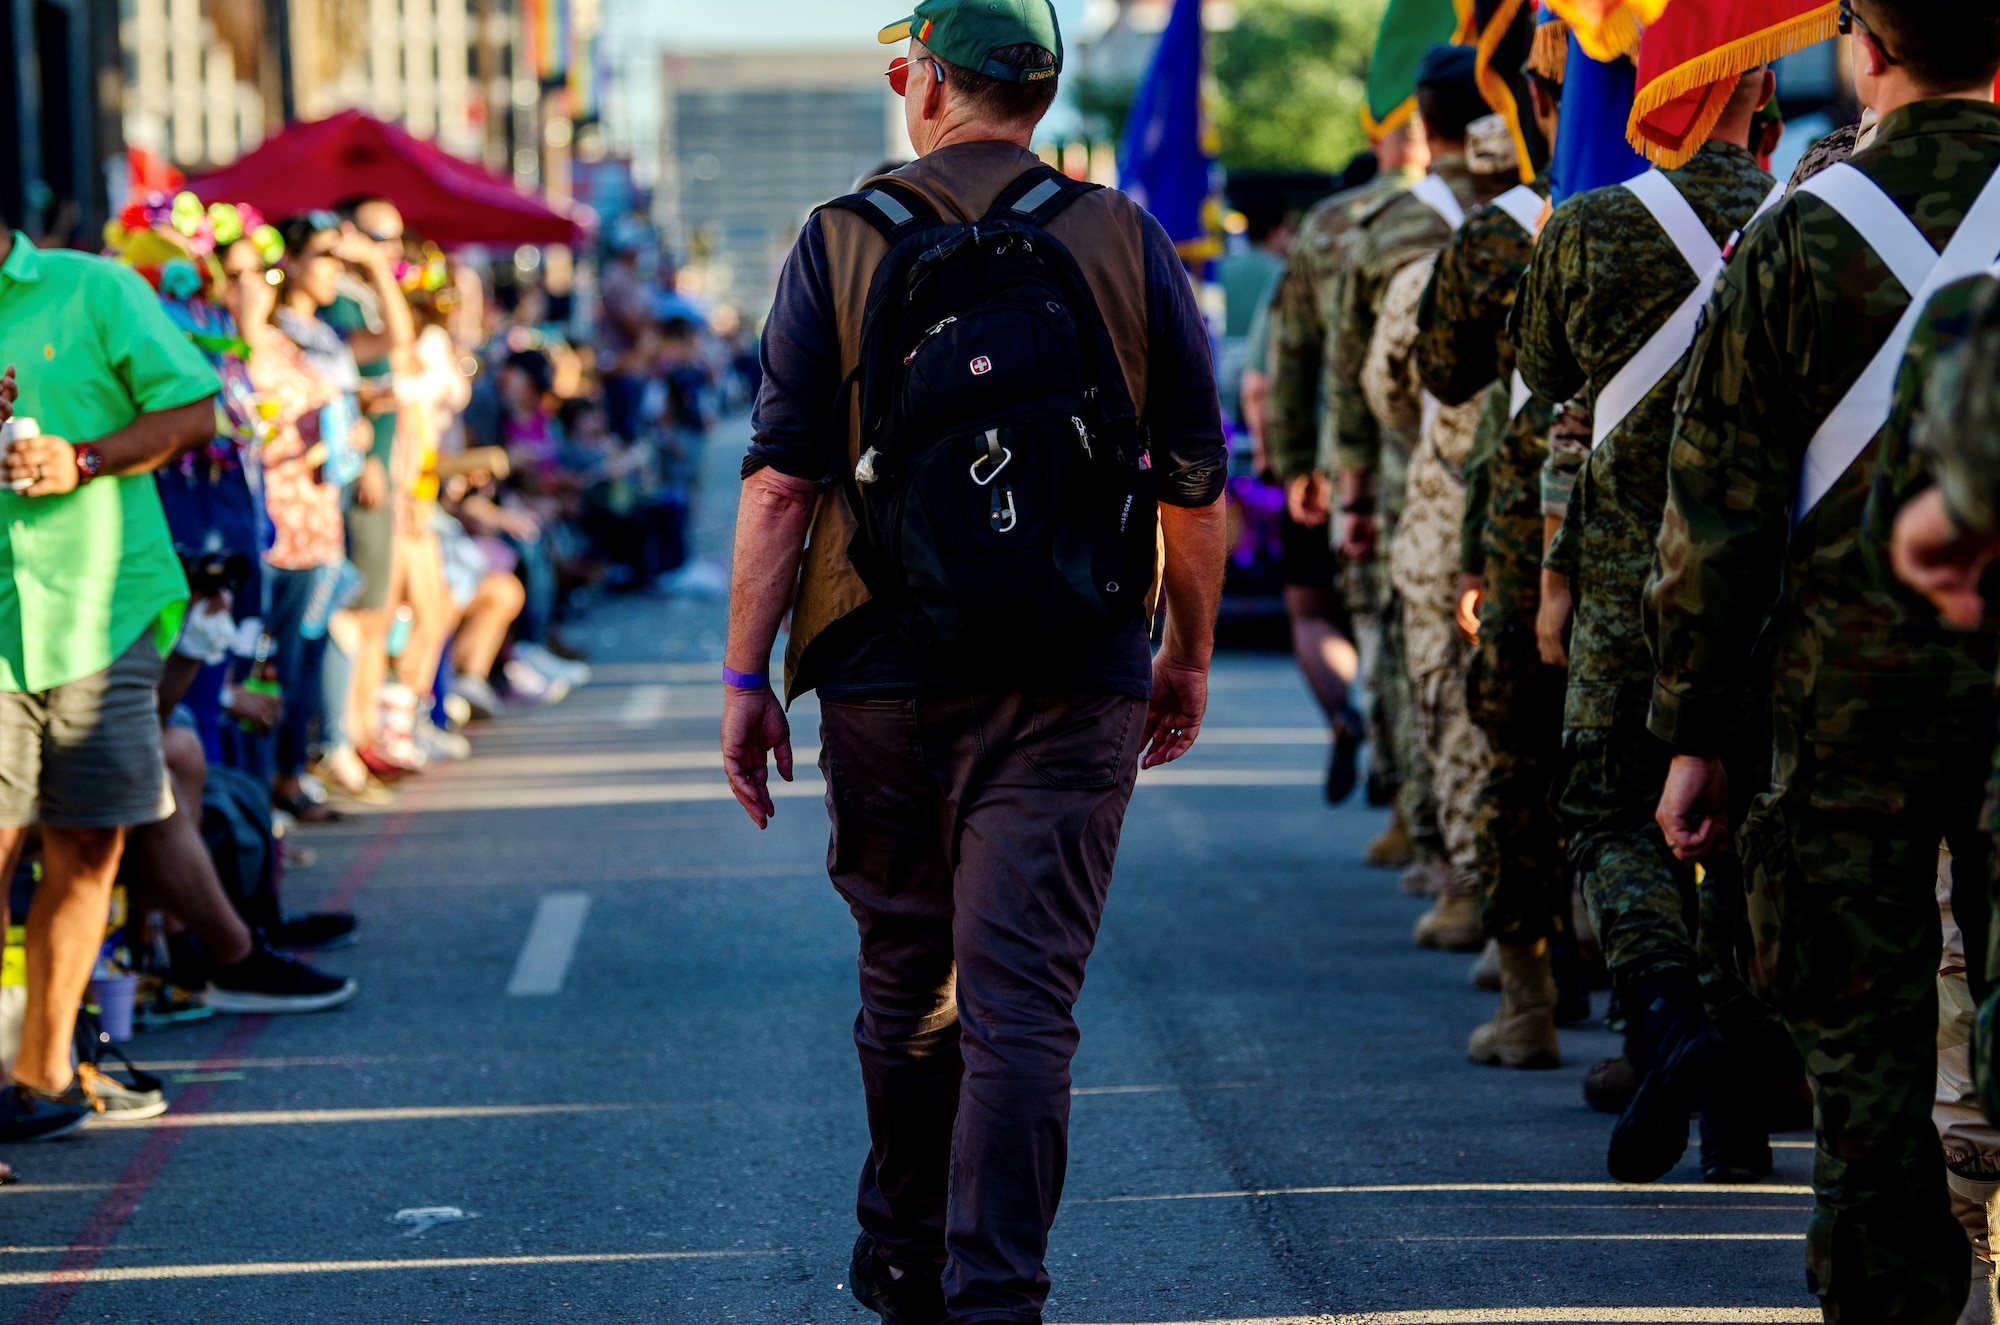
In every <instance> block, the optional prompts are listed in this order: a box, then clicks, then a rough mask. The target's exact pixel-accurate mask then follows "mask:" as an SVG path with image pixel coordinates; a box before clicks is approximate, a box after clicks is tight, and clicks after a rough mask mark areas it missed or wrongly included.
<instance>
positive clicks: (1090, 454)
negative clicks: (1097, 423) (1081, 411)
mask: <svg viewBox="0 0 2000 1325" xmlns="http://www.w3.org/2000/svg"><path fill="white" fill-rule="evenodd" d="M1069 421H1070V422H1071V423H1073V424H1075V425H1076V440H1077V441H1078V442H1079V443H1081V444H1082V446H1083V456H1084V459H1086V460H1095V459H1097V453H1096V452H1095V451H1093V450H1091V449H1090V429H1088V428H1086V427H1084V426H1083V420H1082V419H1079V418H1078V417H1077V416H1076V415H1074V414H1072V415H1070V416H1069Z"/></svg>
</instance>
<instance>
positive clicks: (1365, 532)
mask: <svg viewBox="0 0 2000 1325" xmlns="http://www.w3.org/2000/svg"><path fill="white" fill-rule="evenodd" d="M1340 526H1341V527H1340V555H1342V556H1343V557H1346V558H1347V559H1348V560H1349V561H1371V560H1373V559H1374V557H1375V544H1376V543H1377V542H1378V541H1379V540H1380V538H1381V532H1380V530H1379V529H1378V527H1377V526H1376V524H1375V516H1374V514H1373V513H1372V512H1369V511H1349V512H1347V513H1346V514H1344V515H1343V516H1342V517H1341V521H1340Z"/></svg>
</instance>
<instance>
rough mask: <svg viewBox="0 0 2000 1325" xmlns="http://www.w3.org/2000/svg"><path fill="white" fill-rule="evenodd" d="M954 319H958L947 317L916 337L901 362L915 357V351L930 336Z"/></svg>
mask: <svg viewBox="0 0 2000 1325" xmlns="http://www.w3.org/2000/svg"><path fill="white" fill-rule="evenodd" d="M956 321H958V319H957V318H956V317H948V318H946V319H945V320H944V321H942V322H940V323H938V324H937V325H936V326H934V327H932V328H931V329H930V330H929V331H926V332H925V333H924V334H923V335H921V336H919V337H917V343H916V344H915V345H912V346H911V347H910V352H909V353H908V354H906V355H904V356H903V362H904V363H905V364H907V363H909V362H910V361H911V360H913V359H915V358H916V357H917V351H918V350H921V349H922V348H923V347H924V345H925V343H926V342H928V341H929V340H930V338H931V337H933V336H935V335H937V334H938V333H939V332H940V331H943V330H944V329H945V328H946V327H948V326H950V325H951V324H952V323H954V322H956Z"/></svg>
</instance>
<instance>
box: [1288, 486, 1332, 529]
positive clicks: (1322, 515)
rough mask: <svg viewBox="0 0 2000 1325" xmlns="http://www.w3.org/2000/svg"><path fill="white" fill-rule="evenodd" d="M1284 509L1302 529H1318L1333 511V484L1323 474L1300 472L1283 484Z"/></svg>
mask: <svg viewBox="0 0 2000 1325" xmlns="http://www.w3.org/2000/svg"><path fill="white" fill-rule="evenodd" d="M1285 510H1286V511H1287V512H1289V513H1290V515H1291V517H1292V523H1293V524H1296V525H1298V526H1299V527H1300V528H1302V529H1318V528H1319V527H1321V526H1322V525H1324V524H1325V523H1326V521H1327V517H1328V516H1329V515H1331V514H1332V513H1333V484H1332V482H1331V481H1329V480H1328V478H1327V476H1326V475H1324V474H1301V475H1299V476H1298V477H1297V478H1295V479H1292V480H1290V481H1289V482H1287V483H1286V484H1285Z"/></svg>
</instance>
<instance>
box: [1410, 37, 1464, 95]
mask: <svg viewBox="0 0 2000 1325" xmlns="http://www.w3.org/2000/svg"><path fill="white" fill-rule="evenodd" d="M1474 58H1475V56H1474V51H1473V49H1472V47H1470V46H1452V45H1448V44H1446V43H1443V42H1440V43H1438V44H1437V45H1436V46H1433V47H1431V48H1430V49H1429V50H1427V51H1425V52H1424V58H1423V60H1422V61H1421V62H1419V63H1418V65H1417V86H1418V87H1435V88H1440V89H1449V90H1451V91H1453V92H1469V93H1471V94H1472V95H1473V96H1478V95H1479V84H1478V83H1477V82H1476V81H1475V80H1474V79H1473V76H1472V71H1473V60H1474Z"/></svg>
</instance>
